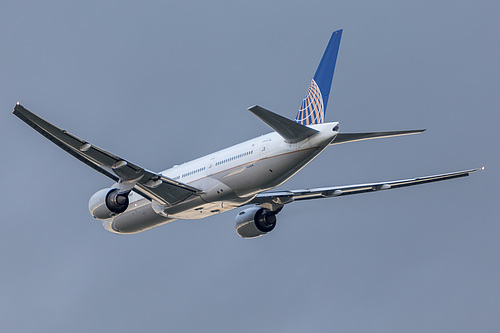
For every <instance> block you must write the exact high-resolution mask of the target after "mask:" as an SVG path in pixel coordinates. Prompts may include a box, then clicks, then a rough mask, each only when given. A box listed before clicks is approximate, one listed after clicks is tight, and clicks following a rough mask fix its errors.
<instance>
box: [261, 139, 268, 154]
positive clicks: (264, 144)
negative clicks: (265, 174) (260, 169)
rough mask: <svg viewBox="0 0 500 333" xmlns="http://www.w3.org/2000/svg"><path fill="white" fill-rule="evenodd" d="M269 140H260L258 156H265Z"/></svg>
mask: <svg viewBox="0 0 500 333" xmlns="http://www.w3.org/2000/svg"><path fill="white" fill-rule="evenodd" d="M268 143H269V140H264V141H262V143H261V145H260V153H259V157H260V158H266V157H267V150H268V146H269V144H268Z"/></svg>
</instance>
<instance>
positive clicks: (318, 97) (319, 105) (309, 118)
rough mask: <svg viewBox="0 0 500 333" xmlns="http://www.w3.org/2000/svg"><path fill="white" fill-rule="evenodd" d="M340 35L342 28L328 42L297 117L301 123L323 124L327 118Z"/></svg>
mask: <svg viewBox="0 0 500 333" xmlns="http://www.w3.org/2000/svg"><path fill="white" fill-rule="evenodd" d="M340 37H342V30H337V31H335V32H334V33H333V34H332V37H331V38H330V41H329V42H328V45H327V47H326V50H325V53H324V54H323V58H321V61H320V63H319V66H318V69H317V70H316V74H314V77H313V79H312V81H311V85H310V86H309V89H308V90H307V93H306V97H305V98H304V100H303V101H302V105H301V106H300V110H299V113H297V117H296V118H295V121H296V122H298V123H299V124H302V125H311V124H321V123H323V121H324V119H325V112H326V106H327V104H328V96H329V95H330V88H331V86H332V79H333V71H334V69H335V63H336V62H337V54H338V53H339V46H340Z"/></svg>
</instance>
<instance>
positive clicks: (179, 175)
mask: <svg viewBox="0 0 500 333" xmlns="http://www.w3.org/2000/svg"><path fill="white" fill-rule="evenodd" d="M337 125H338V123H337V122H333V123H324V124H317V125H311V126H310V127H311V128H313V129H315V130H318V133H317V134H315V135H313V136H311V137H309V138H307V139H305V140H303V141H300V142H297V143H286V142H285V141H284V139H283V138H282V137H281V136H280V135H279V134H278V133H275V132H273V133H269V134H266V135H263V136H260V137H257V138H254V139H251V140H248V141H245V142H243V143H240V144H237V145H234V146H231V147H229V148H226V149H223V150H220V151H217V152H215V153H212V154H210V155H206V156H203V157H201V158H198V159H195V160H193V161H190V162H186V163H184V164H181V165H178V166H174V167H173V168H170V169H167V170H165V171H163V172H161V174H162V175H164V176H165V177H168V178H171V179H174V180H177V181H179V182H182V183H185V184H189V185H191V186H193V187H195V188H198V189H200V190H202V191H203V192H204V194H202V195H193V196H191V197H189V198H187V199H186V200H184V201H183V202H181V203H180V204H177V205H175V206H172V207H167V206H161V205H159V204H157V203H155V202H151V201H149V200H147V199H145V198H143V197H142V196H141V195H139V194H137V193H135V192H131V194H130V197H129V200H130V205H129V208H128V209H127V210H126V211H125V212H124V213H122V214H120V215H118V216H116V217H114V218H112V219H109V220H105V221H103V225H104V227H105V228H106V229H107V230H109V231H112V232H117V233H136V232H140V231H143V230H146V229H150V228H153V227H156V226H159V225H161V224H164V223H167V222H171V221H174V220H177V219H201V218H204V217H207V216H210V215H214V214H217V213H222V212H225V211H228V210H231V209H234V208H237V207H240V206H242V205H244V204H245V203H247V202H249V201H250V200H252V199H253V198H254V197H255V196H256V195H257V194H258V193H260V192H262V191H265V190H269V189H272V188H274V187H276V186H278V185H281V184H283V183H284V182H285V181H287V180H288V179H290V178H291V177H292V176H293V175H294V174H296V173H297V172H298V171H299V170H300V169H302V168H303V167H304V166H305V165H307V164H308V163H309V162H310V161H312V160H313V159H314V158H315V157H316V156H318V154H320V153H321V152H322V151H323V150H324V149H325V148H326V147H327V146H328V145H329V144H330V143H331V142H332V141H333V139H335V137H336V135H337V134H338V132H337V131H336V130H337V129H336V126H337Z"/></svg>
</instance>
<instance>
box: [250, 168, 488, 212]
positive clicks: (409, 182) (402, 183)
mask: <svg viewBox="0 0 500 333" xmlns="http://www.w3.org/2000/svg"><path fill="white" fill-rule="evenodd" d="M483 169H484V167H482V168H477V169H469V170H463V171H456V172H449V173H443V174H439V175H432V176H425V177H417V178H410V179H401V180H393V181H386V182H376V183H368V184H358V185H344V186H332V187H319V188H312V189H304V190H290V191H279V192H263V193H260V194H258V195H257V196H256V197H255V198H254V199H253V200H252V201H250V202H249V203H248V204H257V205H261V206H263V207H266V208H268V209H271V210H276V209H277V208H280V207H282V206H283V205H286V204H288V203H291V202H294V201H300V200H310V199H320V198H332V197H338V196H344V195H350V194H360V193H371V192H377V191H380V190H388V189H394V188H400V187H407V186H413V185H420V184H427V183H433V182H438V181H442V180H447V179H454V178H460V177H466V176H469V174H471V173H473V172H476V171H478V170H483Z"/></svg>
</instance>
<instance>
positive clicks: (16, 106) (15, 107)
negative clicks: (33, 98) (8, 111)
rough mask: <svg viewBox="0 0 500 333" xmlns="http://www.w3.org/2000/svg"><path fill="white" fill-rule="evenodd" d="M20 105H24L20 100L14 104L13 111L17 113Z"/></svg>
mask: <svg viewBox="0 0 500 333" xmlns="http://www.w3.org/2000/svg"><path fill="white" fill-rule="evenodd" d="M19 107H23V106H22V105H21V103H20V102H19V101H18V102H17V103H16V105H15V106H14V109H13V110H12V113H15V112H16V111H17V109H18V108H19Z"/></svg>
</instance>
